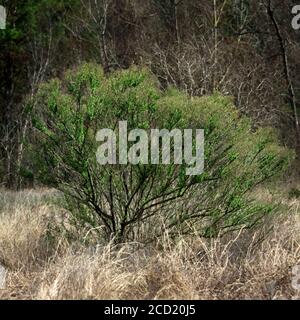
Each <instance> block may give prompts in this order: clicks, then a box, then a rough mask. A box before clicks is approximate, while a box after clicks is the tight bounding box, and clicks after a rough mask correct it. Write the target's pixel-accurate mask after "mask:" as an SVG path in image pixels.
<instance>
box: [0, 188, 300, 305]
mask: <svg viewBox="0 0 300 320" xmlns="http://www.w3.org/2000/svg"><path fill="white" fill-rule="evenodd" d="M260 195H262V191H260ZM53 196H54V194H53V192H50V191H45V190H42V191H27V192H22V193H11V192H5V191H4V192H2V193H1V196H0V263H1V264H2V265H3V266H5V268H6V269H7V270H8V275H7V279H6V287H5V289H4V290H0V298H1V299H296V298H299V297H300V295H299V292H296V291H295V290H294V289H293V287H292V285H291V281H292V277H293V275H292V268H293V267H294V266H295V265H297V264H300V233H299V231H300V222H299V208H300V207H299V205H300V201H299V200H287V199H283V201H284V202H285V205H286V206H287V207H288V208H289V210H288V212H287V213H286V214H285V215H284V218H283V217H281V219H280V220H278V221H277V222H276V224H274V225H273V227H274V228H273V229H272V231H271V232H270V233H269V234H268V236H266V232H265V231H264V229H259V230H256V231H251V232H250V231H248V230H240V231H239V232H238V233H236V234H234V235H231V237H227V238H222V239H220V238H219V239H214V240H210V241H208V240H205V239H202V238H199V237H198V236H197V235H194V236H191V237H182V238H180V239H177V240H176V242H174V241H172V240H171V239H170V237H168V235H167V234H166V235H165V236H164V238H163V239H161V240H160V241H159V242H158V243H157V244H156V245H151V246H150V245H148V246H146V247H145V246H142V245H141V244H138V243H130V244H124V245H123V246H118V247H115V246H114V245H112V244H109V245H102V244H98V245H97V244H95V243H93V244H92V245H90V246H86V245H85V244H82V243H81V242H80V241H77V242H75V243H74V241H73V240H72V241H70V240H69V237H67V235H65V234H63V233H62V232H61V231H62V230H63V228H61V226H62V224H63V223H64V219H67V217H66V216H65V213H63V212H59V211H60V209H59V208H57V207H55V206H54V205H51V204H49V203H47V201H46V199H48V198H51V197H53ZM269 196H270V195H269V194H265V197H269ZM270 197H271V196H270ZM271 200H272V199H271ZM273 223H274V222H273ZM57 230H58V231H59V232H57ZM266 230H268V228H267V227H266ZM53 232H54V233H53ZM55 232H56V233H55Z"/></svg>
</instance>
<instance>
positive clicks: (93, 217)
mask: <svg viewBox="0 0 300 320" xmlns="http://www.w3.org/2000/svg"><path fill="white" fill-rule="evenodd" d="M35 99H36V103H35V105H36V107H35V109H34V110H33V123H34V126H35V128H36V140H37V141H38V145H37V146H36V158H37V159H38V163H37V164H36V168H38V177H39V179H40V180H41V181H42V182H43V183H45V184H47V185H49V186H52V187H54V188H57V189H59V190H62V191H63V192H64V194H65V195H66V196H67V198H68V199H69V203H70V204H72V212H73V215H74V220H75V221H76V222H77V223H82V225H85V226H86V225H89V226H90V227H92V228H96V229H97V228H102V229H103V230H104V231H105V234H106V236H107V237H108V238H111V237H114V238H115V239H116V241H124V240H141V239H143V240H149V239H153V238H154V237H156V236H160V235H161V234H162V233H163V232H164V231H165V230H166V229H168V230H169V232H170V233H171V234H173V233H176V232H181V233H188V232H191V231H193V232H195V231H197V232H198V233H199V234H200V235H203V236H206V237H212V236H215V235H217V234H219V233H220V232H221V233H224V232H228V231H231V230H234V229H236V228H240V227H241V226H246V227H251V226H253V225H255V224H256V223H258V222H259V221H260V220H261V219H262V218H263V217H264V216H265V215H266V214H269V213H271V212H272V210H273V207H271V206H270V205H264V204H260V203H257V202H255V201H254V200H253V199H251V196H250V191H251V190H253V189H254V188H255V187H256V186H257V185H259V184H261V183H264V182H265V181H266V180H268V179H270V178H271V177H273V176H275V175H277V174H279V173H280V172H281V171H282V170H283V169H284V168H285V167H286V165H287V164H288V162H289V160H290V158H291V157H292V154H291V152H290V151H288V150H286V149H284V148H282V147H280V146H279V145H278V143H277V139H276V135H275V134H274V132H272V130H270V129H259V130H257V131H255V132H254V131H253V130H252V128H251V123H250V121H249V119H247V118H246V117H244V116H241V115H240V114H239V113H238V111H237V110H236V108H235V107H234V104H233V102H232V100H231V99H230V98H228V97H224V96H220V95H218V94H215V95H213V96H208V97H202V98H199V97H195V98H189V97H187V96H186V95H184V94H183V93H181V92H179V91H177V90H175V89H170V90H168V91H166V92H162V91H161V90H160V89H159V85H158V83H157V80H156V79H155V78H153V76H152V75H151V74H150V73H149V72H148V71H147V70H144V69H138V68H135V67H133V68H131V69H129V70H125V71H118V72H115V73H112V74H110V75H109V76H105V75H104V73H103V71H102V69H101V67H99V66H97V65H93V64H84V65H82V66H80V67H78V68H77V69H76V70H71V71H69V72H67V73H66V74H65V75H64V76H63V78H62V79H61V80H59V79H54V80H52V81H50V82H49V83H46V84H44V85H42V86H41V87H40V89H39V92H38V94H37V95H36V97H35ZM120 120H127V121H128V130H131V129H135V128H141V129H145V130H150V129H151V128H159V129H162V128H166V129H169V130H171V129H173V128H179V129H186V128H190V129H204V132H205V170H204V173H203V174H201V175H198V176H188V175H186V174H185V169H186V167H187V166H186V164H183V165H174V164H169V165H142V164H137V165H130V164H128V165H105V166H103V165H99V163H98V162H97V159H96V151H97V148H98V147H99V142H97V141H96V138H95V137H96V133H97V131H98V130H99V129H102V128H112V129H116V130H117V127H118V121H120ZM70 199H71V200H70ZM141 231H143V233H142V235H141Z"/></svg>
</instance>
